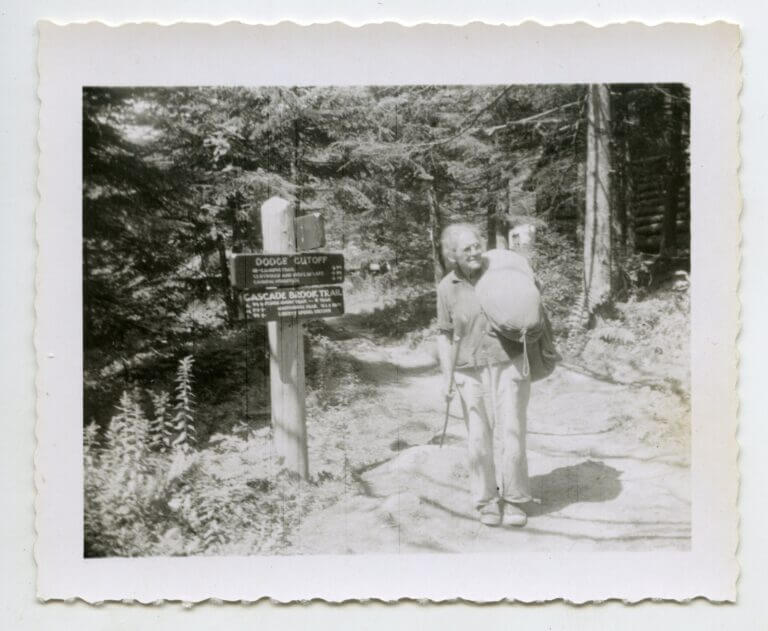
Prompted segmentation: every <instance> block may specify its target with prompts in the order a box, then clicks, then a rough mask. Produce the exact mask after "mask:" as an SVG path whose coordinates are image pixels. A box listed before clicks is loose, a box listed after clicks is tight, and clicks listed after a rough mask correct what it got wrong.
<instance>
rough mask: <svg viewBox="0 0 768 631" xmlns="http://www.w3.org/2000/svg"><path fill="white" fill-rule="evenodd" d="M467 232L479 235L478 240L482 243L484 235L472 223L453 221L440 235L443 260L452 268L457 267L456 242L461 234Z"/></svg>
mask: <svg viewBox="0 0 768 631" xmlns="http://www.w3.org/2000/svg"><path fill="white" fill-rule="evenodd" d="M467 232H469V233H470V234H472V235H473V236H475V237H477V240H478V241H480V242H481V243H482V241H483V236H482V235H481V234H480V231H479V230H478V229H477V226H473V225H472V224H471V223H453V224H451V225H450V226H446V228H445V229H444V230H443V234H442V235H441V236H440V246H441V249H442V252H443V261H444V262H445V264H446V266H447V267H449V268H451V269H453V268H454V267H456V244H457V243H458V240H459V235H461V234H465V233H467Z"/></svg>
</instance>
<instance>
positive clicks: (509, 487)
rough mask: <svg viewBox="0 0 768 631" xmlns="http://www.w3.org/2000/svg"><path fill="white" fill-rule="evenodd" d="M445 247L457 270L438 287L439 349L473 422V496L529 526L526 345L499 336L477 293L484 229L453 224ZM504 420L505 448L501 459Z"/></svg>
mask: <svg viewBox="0 0 768 631" xmlns="http://www.w3.org/2000/svg"><path fill="white" fill-rule="evenodd" d="M442 249H443V258H444V260H445V262H446V264H447V265H449V266H450V267H452V268H453V269H452V271H451V272H450V273H449V274H447V275H446V276H445V278H443V280H442V281H441V282H440V284H439V285H438V288H437V324H438V328H439V330H440V335H439V336H438V353H439V356H440V366H441V368H442V372H443V376H444V396H445V397H446V399H447V400H449V401H450V399H451V398H452V396H453V388H452V386H451V384H452V382H453V383H455V384H456V391H457V392H458V395H459V399H460V400H461V406H462V410H463V413H464V422H465V424H466V426H467V432H468V448H469V479H470V491H471V495H472V501H473V502H474V504H475V507H476V508H477V510H478V513H479V517H480V521H481V522H482V523H483V524H485V525H487V526H498V525H500V524H503V525H508V526H524V525H525V523H526V521H527V515H526V513H525V511H524V510H523V508H522V505H524V504H525V503H527V502H530V501H531V495H530V490H529V481H528V461H527V458H526V453H525V450H526V447H525V434H526V410H527V407H528V398H529V396H530V388H531V381H530V377H529V376H528V371H527V370H524V367H523V347H522V345H521V344H520V343H518V342H513V341H511V340H509V339H507V338H505V337H503V336H501V335H497V334H496V332H495V331H494V330H493V329H492V328H491V326H490V324H489V322H488V320H487V318H486V317H485V315H484V313H483V311H482V309H481V308H480V303H479V301H478V298H477V296H476V294H475V284H476V283H477V281H478V279H479V278H480V276H481V275H482V273H483V256H482V255H483V245H482V241H481V237H480V234H479V232H478V230H477V229H476V228H475V227H474V226H472V225H469V224H454V225H451V226H448V227H447V228H446V229H445V230H444V231H443V235H442ZM454 351H458V353H457V354H456V355H455V372H454V379H453V380H452V379H451V372H452V371H453V369H454V365H453V364H454ZM496 423H498V424H499V429H500V432H499V436H500V440H501V450H500V458H499V460H498V461H497V462H494V449H493V435H494V431H493V428H494V425H495V424H496Z"/></svg>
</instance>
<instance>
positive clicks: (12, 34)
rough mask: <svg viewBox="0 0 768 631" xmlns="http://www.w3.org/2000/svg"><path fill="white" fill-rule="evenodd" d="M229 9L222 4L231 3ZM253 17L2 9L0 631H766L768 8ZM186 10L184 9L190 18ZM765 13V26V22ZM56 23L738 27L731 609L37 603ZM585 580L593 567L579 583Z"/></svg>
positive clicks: (364, 8)
mask: <svg viewBox="0 0 768 631" xmlns="http://www.w3.org/2000/svg"><path fill="white" fill-rule="evenodd" d="M221 4H222V5H223V4H224V3H221ZM304 4H305V5H306V6H302V4H300V3H297V2H293V3H289V2H282V3H258V4H257V3H253V2H250V3H249V2H228V3H226V6H225V7H223V8H214V7H213V5H212V3H209V2H191V1H189V0H188V1H187V2H184V3H182V2H174V3H161V2H158V1H157V0H154V1H144V0H133V1H132V2H130V3H126V4H125V5H124V6H123V5H121V4H117V3H114V4H111V5H106V4H105V3H104V2H87V1H84V0H83V1H78V0H70V1H69V2H65V1H59V2H55V1H53V0H50V1H48V2H45V1H43V0H40V1H38V2H33V1H27V2H23V1H19V2H16V3H13V4H10V5H8V3H7V2H6V3H5V5H8V6H2V7H0V67H1V68H2V74H0V76H2V79H3V82H2V84H0V86H2V90H3V94H4V96H3V97H2V98H1V99H0V108H2V109H1V111H0V146H1V147H2V154H0V177H1V178H2V183H1V184H2V185H1V186H0V199H1V200H2V209H3V219H4V221H3V224H2V230H0V244H1V245H0V253H1V256H2V257H3V260H2V264H1V265H0V278H2V289H3V292H2V299H0V309H2V311H1V313H2V316H0V317H2V327H0V331H1V333H0V335H2V338H1V339H2V345H0V353H1V354H2V363H1V364H0V369H1V370H2V373H1V377H2V378H1V379H0V384H2V389H3V396H2V397H1V398H0V421H1V422H2V423H3V427H2V431H0V445H2V450H3V452H2V457H0V498H2V501H3V503H4V504H5V506H4V507H3V508H4V509H5V510H3V511H2V513H0V514H2V515H3V518H2V519H0V541H2V546H3V552H2V556H1V557H0V559H1V561H0V563H1V564H2V565H1V567H2V577H1V578H0V581H1V582H0V607H1V608H0V625H2V627H3V628H8V629H37V628H40V629H42V628H46V629H56V628H78V629H122V628H125V629H130V628H138V627H141V628H176V627H179V626H181V625H184V627H185V628H210V627H211V626H213V625H216V626H217V627H222V628H227V629H231V628H245V626H246V625H247V626H248V627H249V628H253V627H266V628H304V627H309V625H312V628H313V629H314V628H322V629H326V628H328V629H331V628H339V627H341V626H344V627H349V628H355V629H368V628H377V629H378V628H382V629H383V628H391V627H394V626H395V625H397V626H398V627H401V626H404V625H406V624H407V625H408V626H409V627H410V626H413V627H417V626H419V627H421V626H425V625H428V626H433V625H434V626H435V627H439V628H441V629H453V628H464V627H469V626H472V627H479V626H480V625H491V626H492V627H493V628H496V627H498V626H502V627H511V626H514V627H515V628H518V629H519V628H536V629H542V628H543V629H591V628H607V629H610V628H622V629H634V628H637V629H645V628H647V627H649V626H651V625H653V626H654V627H656V628H658V629H666V628H670V629H672V628H674V629H683V628H691V629H694V628H695V629H728V628H734V629H737V628H738V629H742V628H743V629H752V628H766V626H768V612H767V611H766V609H768V605H767V604H766V600H767V599H766V597H765V594H764V585H765V584H766V574H767V573H768V572H766V561H768V558H767V557H768V554H766V553H767V552H768V548H767V547H766V543H765V542H766V535H765V533H766V531H767V530H768V529H767V528H766V526H768V524H766V511H765V510H764V508H763V497H764V495H765V494H764V493H763V476H764V475H765V474H766V473H768V466H766V465H765V464H764V462H765V460H766V454H765V452H764V449H765V444H766V440H765V439H766V438H767V437H768V429H766V421H765V418H764V417H765V414H764V413H761V408H762V405H761V404H762V403H763V402H764V401H765V399H766V394H765V392H766V388H765V387H764V386H763V384H762V380H761V377H762V374H761V373H760V368H759V358H760V357H762V356H765V355H766V350H768V349H766V341H765V335H764V334H761V332H760V324H761V323H765V322H768V313H767V312H766V311H767V309H766V300H765V298H764V297H763V295H762V292H761V289H762V283H761V282H760V281H761V278H760V271H761V270H762V269H765V268H766V263H768V260H767V257H768V254H767V253H766V248H765V247H762V246H763V243H762V240H763V239H765V237H766V236H767V233H768V231H767V230H766V227H767V225H766V224H767V223H768V220H766V218H765V215H764V214H763V213H762V212H761V211H762V206H763V205H764V204H761V202H765V201H766V200H765V198H766V194H765V191H764V189H763V187H761V186H760V185H761V184H762V179H764V178H761V176H763V174H764V171H765V167H766V161H765V159H764V158H762V155H761V153H762V152H761V149H763V148H764V147H766V146H767V145H768V143H767V142H766V141H768V137H767V134H766V130H765V129H764V123H765V117H766V112H765V104H766V103H768V98H766V97H768V88H767V87H766V78H765V76H764V75H765V64H764V62H763V63H761V62H762V60H764V59H767V58H768V50H767V49H768V44H767V43H766V42H767V41H768V29H767V28H766V27H765V26H764V23H765V20H764V17H763V13H764V12H765V8H764V7H763V6H762V3H758V2H757V1H753V2H747V1H746V0H744V1H737V0H731V2H730V3H728V6H727V7H718V3H716V2H714V1H708V2H705V1H703V0H700V1H698V2H695V1H693V0H691V1H688V2H683V1H678V2H675V3H674V4H672V3H670V2H669V0H667V1H666V2H659V1H656V0H645V1H644V2H643V3H633V2H608V1H602V2H580V3H578V5H577V4H576V3H572V2H570V3H568V2H565V1H564V2H557V3H555V2H544V1H542V0H539V2H516V3H515V4H514V6H505V5H509V4H510V3H507V2H501V1H499V2H475V3H473V4H474V6H472V7H471V8H470V6H469V3H466V2H440V3H438V2H434V3H426V2H421V3H417V2H415V1H412V2H402V3H394V2H388V1H386V0H382V1H380V2H367V1H358V2H356V3H352V2H348V3H340V2H336V3H334V4H333V6H330V3H326V4H324V5H322V7H313V6H311V5H310V3H309V2H307V3H304ZM182 7H183V8H182ZM761 8H762V11H760V9H761ZM41 18H48V19H52V20H55V21H58V22H68V21H88V20H92V19H102V20H105V21H107V22H109V23H119V22H122V21H139V20H155V21H160V22H166V23H167V22H173V21H177V20H180V19H185V20H194V21H213V22H221V21H225V20H229V19H238V18H239V19H243V20H245V21H249V22H266V23H274V22H277V21H280V20H282V19H293V20H296V21H298V22H301V23H308V22H312V21H331V20H335V19H343V20H344V21H346V22H348V23H352V24H361V23H365V22H369V21H386V20H399V21H401V22H404V23H407V24H413V23H418V22H423V21H441V22H451V23H457V24H460V23H465V22H468V21H473V20H483V21H487V22H490V23H500V22H504V23H515V22H519V21H522V20H524V19H526V18H536V19H537V20H538V21H541V22H544V23H553V22H568V21H574V20H580V19H585V20H588V21H591V22H593V23H606V22H611V21H622V20H627V19H633V20H642V21H646V22H649V23H657V22H661V21H667V20H671V21H697V22H706V21H711V20H715V19H726V20H729V21H733V22H737V23H741V24H742V25H743V28H744V32H743V36H744V44H743V48H742V55H743V57H744V76H745V85H744V90H743V93H742V107H743V119H742V120H743V127H742V132H743V140H742V151H743V160H744V164H743V168H742V186H743V193H744V198H745V201H744V215H743V223H742V228H743V231H744V235H745V236H744V242H743V253H744V258H745V261H744V265H743V268H742V271H743V277H742V289H743V301H744V326H743V333H742V337H741V340H740V348H741V352H742V353H743V354H744V355H745V356H744V358H743V360H742V381H741V386H740V388H741V396H742V409H741V429H740V434H739V441H740V445H741V449H742V451H741V467H742V486H741V513H742V527H741V540H742V545H741V550H740V553H739V559H740V561H741V564H742V579H741V581H740V585H739V602H738V604H736V605H724V606H713V605H710V604H708V603H705V602H694V603H690V604H687V605H675V604H658V603H645V604H641V605H635V606H630V607H628V606H624V605H621V604H620V603H609V604H606V605H600V606H588V607H573V606H568V605H562V604H554V605H545V606H539V607H531V606H519V605H518V606H510V605H496V606H483V607H474V606H471V605H464V604H452V605H441V606H425V605H419V604H416V603H409V604H400V605H397V606H384V605H372V604H368V605H357V604H353V605H344V606H341V607H339V606H327V605H324V604H322V603H313V604H310V605H304V606H292V607H286V606H275V605H271V604H269V603H259V604H257V605H253V606H248V607H238V606H233V605H215V604H207V605H203V606H198V607H195V608H194V609H193V610H192V611H184V610H183V609H182V608H181V607H180V606H179V605H164V606H162V607H155V608H151V607H138V606H133V607H126V606H120V605H109V606H103V607H100V608H91V607H88V606H86V605H84V604H82V603H71V604H66V603H58V604H47V605H41V604H38V603H37V602H36V601H35V588H34V581H35V571H34V566H33V561H32V543H33V534H34V533H33V504H32V502H33V477H32V453H33V449H34V436H33V425H34V396H35V392H34V354H33V347H32V327H33V319H34V312H33V306H32V305H33V291H34V261H35V252H34V206H35V188H34V178H35V168H36V154H35V151H36V147H35V139H34V134H35V128H36V117H37V101H36V99H35V85H36V80H37V78H36V73H35V52H36V51H35V49H36V45H37V39H36V28H35V21H36V20H37V19H41ZM588 572H589V568H585V576H586V575H587V574H588Z"/></svg>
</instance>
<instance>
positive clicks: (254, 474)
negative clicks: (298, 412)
mask: <svg viewBox="0 0 768 631" xmlns="http://www.w3.org/2000/svg"><path fill="white" fill-rule="evenodd" d="M192 365H193V359H192V357H191V356H190V357H185V358H184V359H182V360H181V362H180V363H179V367H178V372H177V383H176V391H175V403H174V406H173V408H172V409H171V406H170V399H171V397H170V395H169V394H168V393H167V392H160V393H142V392H141V391H139V390H134V391H132V392H124V393H123V395H122V396H121V398H120V402H119V404H118V405H117V407H116V414H115V415H114V416H113V417H112V419H111V421H110V423H109V424H108V426H107V428H106V430H105V431H103V432H100V431H99V428H98V427H97V425H96V424H94V423H92V424H90V425H89V426H87V427H86V429H85V433H84V474H85V487H84V492H85V497H84V499H85V514H84V522H85V555H86V556H88V557H98V556H151V555H193V554H225V553H226V554H249V553H251V554H252V553H262V554H268V553H277V552H279V551H280V550H281V549H282V548H284V546H285V545H286V541H287V537H288V534H289V533H290V532H291V530H292V529H293V528H294V527H295V525H296V524H297V523H298V521H299V520H300V519H301V518H302V515H303V514H304V513H305V512H306V510H308V507H309V504H310V503H311V502H312V501H313V500H312V494H310V493H307V492H306V490H307V489H306V487H307V484H308V483H306V482H300V481H298V480H295V479H293V478H292V477H291V476H289V475H288V474H286V473H285V472H284V471H282V470H281V468H280V467H279V465H278V464H277V463H275V462H274V461H273V459H271V453H272V450H271V448H270V446H269V445H270V440H271V438H270V436H269V430H266V432H265V431H262V432H261V434H260V435H257V434H254V433H252V432H250V431H249V430H246V432H245V434H244V435H241V436H238V435H234V436H233V435H226V436H225V435H221V434H217V435H214V436H213V437H211V439H210V441H209V446H208V447H207V448H205V449H198V448H197V446H196V440H195V434H194V431H193V430H192V429H191V428H193V427H194V416H195V407H194V392H193V384H192ZM144 395H146V396H144ZM147 403H151V405H147ZM145 406H146V408H145Z"/></svg>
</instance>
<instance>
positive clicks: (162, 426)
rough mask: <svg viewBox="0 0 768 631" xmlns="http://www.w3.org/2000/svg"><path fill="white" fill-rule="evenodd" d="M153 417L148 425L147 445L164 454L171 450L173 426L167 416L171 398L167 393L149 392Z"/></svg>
mask: <svg viewBox="0 0 768 631" xmlns="http://www.w3.org/2000/svg"><path fill="white" fill-rule="evenodd" d="M149 396H150V398H151V399H152V411H153V417H152V420H151V421H150V423H149V445H150V447H151V448H152V449H154V450H155V451H159V452H161V453H166V452H168V451H170V449H171V437H172V436H173V424H172V419H171V415H170V414H169V408H170V400H171V397H170V395H169V394H168V393H167V392H160V393H156V392H152V391H150V392H149Z"/></svg>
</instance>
